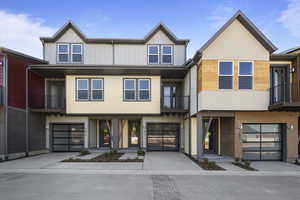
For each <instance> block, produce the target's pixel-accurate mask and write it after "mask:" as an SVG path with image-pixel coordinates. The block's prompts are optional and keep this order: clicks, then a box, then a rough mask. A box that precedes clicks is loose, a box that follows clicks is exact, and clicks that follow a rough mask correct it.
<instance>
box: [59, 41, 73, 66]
mask: <svg viewBox="0 0 300 200" xmlns="http://www.w3.org/2000/svg"><path fill="white" fill-rule="evenodd" d="M61 45H66V46H67V47H68V51H67V53H60V52H59V46H61ZM60 54H67V55H68V61H66V62H64V61H60V60H59V55H60ZM56 58H57V59H56V61H57V63H69V62H70V44H69V43H57V44H56Z"/></svg>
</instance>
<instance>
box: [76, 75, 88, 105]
mask: <svg viewBox="0 0 300 200" xmlns="http://www.w3.org/2000/svg"><path fill="white" fill-rule="evenodd" d="M76 89H77V91H76V96H77V100H89V79H77V83H76Z"/></svg>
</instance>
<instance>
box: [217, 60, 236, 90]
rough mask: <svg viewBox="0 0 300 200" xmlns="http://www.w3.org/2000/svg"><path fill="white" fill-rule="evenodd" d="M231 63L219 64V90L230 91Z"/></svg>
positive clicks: (231, 83)
mask: <svg viewBox="0 0 300 200" xmlns="http://www.w3.org/2000/svg"><path fill="white" fill-rule="evenodd" d="M232 85H233V63H232V62H230V61H226V62H219V89H232Z"/></svg>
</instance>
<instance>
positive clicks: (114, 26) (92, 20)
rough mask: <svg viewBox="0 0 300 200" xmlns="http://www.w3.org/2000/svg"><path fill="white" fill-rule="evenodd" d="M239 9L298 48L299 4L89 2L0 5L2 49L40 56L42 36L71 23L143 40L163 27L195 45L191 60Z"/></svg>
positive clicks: (279, 41) (282, 0)
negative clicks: (157, 26) (163, 24)
mask: <svg viewBox="0 0 300 200" xmlns="http://www.w3.org/2000/svg"><path fill="white" fill-rule="evenodd" d="M237 10H242V11H243V12H244V13H245V14H246V15H247V16H248V17H249V18H250V19H251V20H252V22H254V23H255V24H256V25H257V26H258V28H259V29H260V30H261V31H262V32H263V33H264V34H266V36H267V37H268V38H269V39H270V40H271V41H272V42H273V43H274V44H275V45H276V46H277V47H278V48H279V50H278V51H277V52H280V51H283V50H285V49H289V48H292V47H294V46H299V45H300V0H164V1H162V0H115V1H114V0H107V1H105V0H102V1H99V0H94V1H93V0H86V1H82V0H81V1H79V0H78V1H77V0H72V1H70V0H69V1H66V0H47V1H33V0H26V1H19V0H9V1H8V0H7V1H2V2H1V4H0V46H5V47H8V48H12V49H14V50H18V51H21V52H24V53H27V54H30V55H33V56H36V57H40V58H41V57H42V49H41V48H42V46H41V42H40V40H39V37H40V36H52V35H53V33H55V32H56V31H57V30H58V29H59V28H60V27H61V26H62V25H63V24H64V23H65V22H66V21H68V20H72V21H74V22H75V24H76V25H77V26H78V27H79V28H80V29H81V31H82V32H83V33H84V34H85V35H86V36H88V37H109V38H112V37H117V38H143V37H144V36H145V35H146V34H147V33H148V32H149V31H150V30H151V29H152V28H153V26H155V25H156V24H157V23H159V22H163V23H165V24H166V25H167V26H168V27H169V29H170V30H171V31H172V32H173V33H174V34H175V35H176V36H177V37H178V38H188V39H190V40H191V42H190V44H189V46H188V57H191V56H193V54H194V53H195V51H196V50H197V49H199V48H200V47H201V45H203V44H204V43H205V42H206V41H207V40H208V39H209V38H210V37H211V36H212V35H213V34H214V33H215V32H216V31H217V30H218V28H220V27H221V26H222V25H223V24H224V23H225V22H226V21H227V20H228V19H229V18H230V17H231V16H232V15H233V14H234V13H235V12H236V11H237Z"/></svg>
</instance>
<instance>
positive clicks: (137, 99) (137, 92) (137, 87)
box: [123, 78, 151, 102]
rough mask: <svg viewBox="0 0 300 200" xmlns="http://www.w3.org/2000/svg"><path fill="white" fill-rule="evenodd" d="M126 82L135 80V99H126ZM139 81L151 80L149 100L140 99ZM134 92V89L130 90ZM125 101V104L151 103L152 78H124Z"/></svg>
mask: <svg viewBox="0 0 300 200" xmlns="http://www.w3.org/2000/svg"><path fill="white" fill-rule="evenodd" d="M126 80H135V84H134V85H135V99H126V98H125V81H126ZM139 80H149V99H140V98H139ZM130 90H133V89H130ZM123 101H124V102H149V101H151V78H123Z"/></svg>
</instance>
